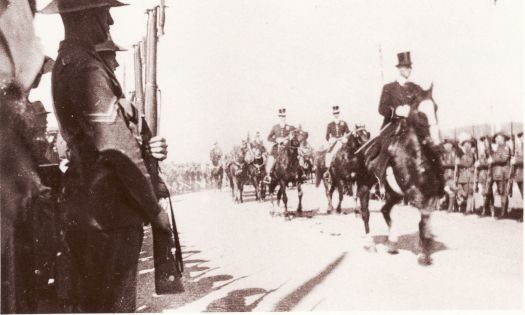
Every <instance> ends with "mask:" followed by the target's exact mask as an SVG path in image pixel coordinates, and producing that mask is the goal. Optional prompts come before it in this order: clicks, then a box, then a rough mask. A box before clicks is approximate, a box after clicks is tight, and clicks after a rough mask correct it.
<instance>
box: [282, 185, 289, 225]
mask: <svg viewBox="0 0 525 315" xmlns="http://www.w3.org/2000/svg"><path fill="white" fill-rule="evenodd" d="M281 189H282V198H283V203H284V214H285V216H288V196H287V195H286V181H285V180H281Z"/></svg>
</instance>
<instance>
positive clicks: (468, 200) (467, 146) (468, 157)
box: [456, 133, 476, 213]
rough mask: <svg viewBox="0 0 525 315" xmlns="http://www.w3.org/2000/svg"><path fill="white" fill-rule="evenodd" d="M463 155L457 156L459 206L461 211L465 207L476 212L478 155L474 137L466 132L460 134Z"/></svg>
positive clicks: (466, 211) (466, 209)
mask: <svg viewBox="0 0 525 315" xmlns="http://www.w3.org/2000/svg"><path fill="white" fill-rule="evenodd" d="M458 138H459V141H460V143H459V144H460V147H461V150H462V153H463V154H462V155H461V156H460V157H457V158H456V165H457V166H458V173H459V174H458V179H457V182H458V186H459V187H458V188H459V189H458V194H457V199H458V207H459V209H460V211H461V210H462V209H463V208H465V213H472V212H474V181H475V180H474V163H475V162H476V156H475V153H474V150H473V148H474V144H475V142H474V139H472V136H471V135H469V134H467V133H464V134H460V135H459V137H458Z"/></svg>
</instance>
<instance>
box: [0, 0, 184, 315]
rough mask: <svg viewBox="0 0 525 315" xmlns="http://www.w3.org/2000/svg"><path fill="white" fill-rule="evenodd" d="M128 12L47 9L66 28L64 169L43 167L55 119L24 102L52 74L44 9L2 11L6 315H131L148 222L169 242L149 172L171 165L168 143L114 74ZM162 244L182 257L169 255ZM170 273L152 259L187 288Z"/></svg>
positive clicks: (60, 83)
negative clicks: (36, 19) (116, 34)
mask: <svg viewBox="0 0 525 315" xmlns="http://www.w3.org/2000/svg"><path fill="white" fill-rule="evenodd" d="M122 5H124V4H123V3H121V2H119V1H117V0H89V1H88V0H54V1H52V2H50V3H49V4H48V5H47V6H46V7H45V8H44V9H43V10H42V11H41V13H55V14H60V16H61V18H62V21H63V24H64V30H65V32H64V33H65V39H64V40H63V41H62V42H61V43H60V48H59V52H58V56H57V61H56V62H55V63H54V66H53V67H52V68H53V74H52V94H53V99H54V106H55V113H56V115H57V120H58V122H59V124H60V127H61V134H62V136H63V137H64V140H65V142H66V143H67V149H68V151H67V156H64V157H63V158H64V161H66V162H67V163H64V164H63V165H61V166H63V167H62V168H61V169H60V170H59V167H58V165H56V164H52V163H50V162H51V161H49V160H46V158H45V157H46V149H47V147H48V145H47V141H46V139H45V115H46V114H47V112H45V110H43V109H42V106H41V104H40V103H37V102H35V103H30V102H29V101H28V100H27V96H28V94H29V90H30V88H32V87H36V85H38V81H39V78H40V76H41V75H42V74H43V73H44V72H45V71H46V69H49V62H48V61H49V58H46V59H44V56H43V55H42V53H41V50H40V48H39V45H38V39H37V38H36V37H35V35H34V31H33V27H32V17H33V16H34V14H35V8H36V5H35V1H30V0H29V1H15V2H11V3H10V4H9V5H8V6H4V4H3V3H2V4H1V5H0V15H1V17H2V19H1V29H0V31H1V35H3V36H2V37H3V38H6V40H5V41H2V43H1V44H0V45H1V47H0V48H2V49H1V50H0V54H1V56H2V60H7V61H9V63H5V64H4V63H1V64H0V66H1V69H0V70H1V71H0V79H1V80H0V82H1V86H0V87H1V90H2V93H1V99H0V101H1V102H0V105H1V114H2V115H1V117H2V124H1V125H2V129H1V133H0V135H1V137H2V143H3V144H6V147H5V149H4V150H2V155H1V162H2V175H1V184H2V191H1V192H2V196H1V197H2V313H41V312H51V313H55V312H63V311H66V312H86V313H87V312H134V311H135V303H136V301H135V296H136V284H137V283H136V281H137V265H138V258H139V252H140V248H141V245H142V240H143V226H144V225H145V224H148V223H151V224H152V226H153V229H154V235H155V231H157V235H161V234H162V235H166V237H164V236H163V237H162V239H169V238H168V237H167V235H170V233H172V226H173V227H174V222H173V224H170V222H169V217H168V215H167V213H166V212H165V211H164V210H163V209H162V208H161V207H160V205H159V202H158V201H159V198H162V197H165V195H163V190H162V182H161V181H154V180H153V179H152V177H155V174H153V170H152V167H151V165H154V164H156V162H155V160H163V159H165V158H166V156H167V145H166V142H165V139H164V138H162V137H159V136H152V135H151V133H150V134H149V135H145V134H144V130H145V129H144V128H140V125H141V123H142V124H144V123H145V122H143V121H140V120H141V117H140V115H139V114H138V111H137V109H136V108H134V106H133V105H132V104H130V103H129V102H126V101H125V99H124V95H123V93H122V89H121V87H120V84H119V82H118V80H117V79H116V78H115V74H114V71H115V69H116V67H117V66H118V63H117V62H116V59H115V52H116V51H118V50H120V48H119V47H118V46H116V45H114V43H112V42H111V38H110V35H109V34H110V32H109V31H110V27H111V25H113V19H112V17H111V14H110V12H109V10H110V8H112V7H118V6H122ZM4 57H5V58H4ZM7 139H9V140H8V141H7ZM8 183H11V184H9V185H8ZM157 185H158V186H157ZM159 231H160V233H159ZM159 239H160V238H159ZM175 242H177V240H175ZM167 243H169V242H168V241H166V242H165V244H167ZM171 245H172V244H171V243H170V244H169V246H171ZM154 247H155V252H163V253H164V254H165V257H164V258H165V259H169V258H170V257H171V258H172V260H174V259H173V256H170V255H171V252H170V253H168V252H169V250H168V247H167V246H166V248H161V250H160V251H159V250H158V247H159V246H158V243H155V244H154ZM178 249H179V250H178V253H177V264H178V265H177V266H178V269H179V270H177V271H179V274H178V276H180V271H181V270H182V266H181V264H182V260H181V256H180V254H181V253H180V245H179V248H178ZM154 256H155V254H154ZM173 262H174V261H173ZM169 265H170V266H175V264H169ZM166 266H167V264H165V263H158V260H157V259H155V275H156V276H157V272H158V271H159V270H160V271H162V272H163V275H164V276H166V279H167V280H166V281H171V282H172V283H177V285H180V283H179V281H178V280H177V279H174V278H173V277H172V274H173V273H172V271H173V270H172V269H173V268H171V267H169V268H168V267H166ZM157 267H159V268H157ZM168 276H169V277H168ZM168 286H169V285H167V286H165V287H163V289H162V290H167V291H170V290H172V287H173V285H172V286H171V287H170V288H168V289H166V288H167V287H168ZM156 289H157V292H158V291H159V290H160V289H159V286H157V277H156ZM181 289H182V288H177V289H176V290H179V291H180V290H181ZM162 290H161V291H162Z"/></svg>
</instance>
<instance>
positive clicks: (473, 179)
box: [442, 131, 523, 218]
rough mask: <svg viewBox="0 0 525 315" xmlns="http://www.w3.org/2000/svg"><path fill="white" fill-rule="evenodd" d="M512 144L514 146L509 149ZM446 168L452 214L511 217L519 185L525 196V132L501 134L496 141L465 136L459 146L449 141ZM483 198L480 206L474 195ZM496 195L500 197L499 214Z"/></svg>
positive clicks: (447, 205)
mask: <svg viewBox="0 0 525 315" xmlns="http://www.w3.org/2000/svg"><path fill="white" fill-rule="evenodd" d="M509 142H510V145H509ZM444 147H445V150H444V152H443V154H442V164H443V167H444V169H445V173H444V177H445V181H446V187H445V192H446V197H445V200H444V203H443V207H444V208H446V209H447V210H448V211H451V212H452V211H462V212H465V213H474V212H479V214H481V215H487V214H490V215H491V216H497V217H500V218H501V217H504V216H505V215H507V214H508V213H509V211H510V210H511V209H509V197H511V196H512V192H513V191H512V190H513V183H514V182H516V184H517V186H518V188H519V191H520V193H521V194H522V195H523V132H522V131H520V132H519V133H517V134H516V135H514V134H513V135H511V137H509V136H508V135H506V134H504V133H502V132H498V133H496V134H495V135H493V136H492V137H489V136H483V137H481V138H479V139H475V138H473V137H472V136H471V135H470V134H468V133H462V134H460V135H459V137H458V142H455V141H452V140H450V139H449V140H447V139H446V140H445V145H444ZM475 192H478V193H480V195H481V196H482V199H483V202H482V203H476V202H475V201H476V199H475V198H474V193H475ZM495 195H498V196H499V197H500V207H499V208H500V209H499V212H496V207H495Z"/></svg>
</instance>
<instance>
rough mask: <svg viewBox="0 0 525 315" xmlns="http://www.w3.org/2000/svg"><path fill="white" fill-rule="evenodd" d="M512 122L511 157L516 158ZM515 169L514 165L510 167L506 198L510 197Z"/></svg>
mask: <svg viewBox="0 0 525 315" xmlns="http://www.w3.org/2000/svg"><path fill="white" fill-rule="evenodd" d="M512 127H513V126H512V122H511V123H510V137H511V141H512V157H513V158H516V142H515V141H514V130H513V128H512ZM515 170H516V168H515V167H514V164H511V165H510V172H509V179H508V180H507V186H506V187H505V189H506V192H507V196H509V198H510V197H512V186H513V184H514V173H515Z"/></svg>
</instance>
